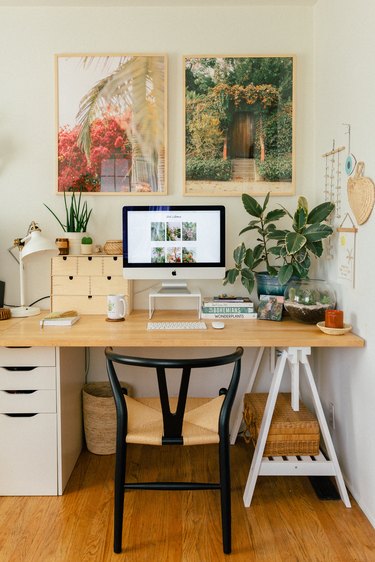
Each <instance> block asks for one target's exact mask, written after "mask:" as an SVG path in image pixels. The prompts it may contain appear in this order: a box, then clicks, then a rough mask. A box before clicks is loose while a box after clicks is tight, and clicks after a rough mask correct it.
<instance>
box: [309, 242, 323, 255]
mask: <svg viewBox="0 0 375 562" xmlns="http://www.w3.org/2000/svg"><path fill="white" fill-rule="evenodd" d="M306 248H307V249H308V250H309V251H310V252H311V253H312V254H314V255H315V256H317V257H318V258H320V256H321V255H322V254H323V243H322V242H321V240H317V241H316V242H312V241H311V240H307V242H306Z"/></svg>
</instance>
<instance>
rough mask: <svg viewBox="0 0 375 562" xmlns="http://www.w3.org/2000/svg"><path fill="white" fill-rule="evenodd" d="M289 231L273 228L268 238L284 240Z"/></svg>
mask: <svg viewBox="0 0 375 562" xmlns="http://www.w3.org/2000/svg"><path fill="white" fill-rule="evenodd" d="M287 233H288V231H287V230H273V231H272V232H270V234H269V237H268V238H269V239H270V240H284V239H285V236H286V235H287Z"/></svg>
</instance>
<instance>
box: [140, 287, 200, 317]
mask: <svg viewBox="0 0 375 562" xmlns="http://www.w3.org/2000/svg"><path fill="white" fill-rule="evenodd" d="M171 297H172V298H176V297H177V298H195V299H197V312H198V318H200V317H201V306H202V295H201V292H200V290H199V289H188V287H187V284H186V283H183V282H181V281H180V282H176V283H174V284H173V283H171V282H170V281H169V282H167V284H166V285H164V284H162V286H161V288H160V289H159V290H158V291H150V293H149V295H148V316H149V318H152V315H153V313H154V310H155V301H156V299H158V298H171Z"/></svg>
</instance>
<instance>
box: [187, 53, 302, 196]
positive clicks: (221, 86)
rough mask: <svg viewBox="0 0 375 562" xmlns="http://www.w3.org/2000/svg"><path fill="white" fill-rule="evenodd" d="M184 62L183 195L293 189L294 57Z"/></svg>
mask: <svg viewBox="0 0 375 562" xmlns="http://www.w3.org/2000/svg"><path fill="white" fill-rule="evenodd" d="M184 61H185V64H184V74H185V83H184V91H185V161H184V168H185V169H184V175H185V182H184V185H185V188H184V194H185V195H194V196H199V195H204V196H207V195H213V196H223V195H241V194H242V193H248V194H250V195H266V194H267V193H268V192H271V195H283V196H284V195H293V194H294V193H295V140H294V137H295V134H294V130H295V109H294V98H295V95H294V89H295V80H294V73H295V61H294V57H293V56H186V57H185V58H184Z"/></svg>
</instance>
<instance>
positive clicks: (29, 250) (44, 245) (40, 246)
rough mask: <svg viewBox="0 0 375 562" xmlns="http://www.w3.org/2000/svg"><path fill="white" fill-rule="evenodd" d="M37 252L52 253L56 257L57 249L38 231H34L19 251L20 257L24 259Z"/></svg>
mask: <svg viewBox="0 0 375 562" xmlns="http://www.w3.org/2000/svg"><path fill="white" fill-rule="evenodd" d="M38 252H54V253H55V254H56V255H57V254H58V249H57V248H56V246H55V244H54V243H52V242H50V240H48V238H45V237H44V236H42V233H41V232H40V230H34V231H33V232H30V234H29V236H27V238H26V241H25V245H24V247H23V248H22V251H21V257H22V259H24V258H26V257H27V256H30V255H31V254H36V253H38Z"/></svg>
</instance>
